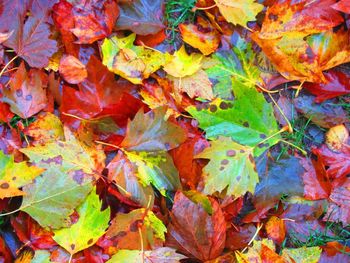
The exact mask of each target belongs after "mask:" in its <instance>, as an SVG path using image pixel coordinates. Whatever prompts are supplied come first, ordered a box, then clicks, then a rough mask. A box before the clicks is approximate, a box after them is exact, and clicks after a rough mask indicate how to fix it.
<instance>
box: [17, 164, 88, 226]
mask: <svg viewBox="0 0 350 263" xmlns="http://www.w3.org/2000/svg"><path fill="white" fill-rule="evenodd" d="M91 181H92V177H91V176H88V175H84V174H83V173H81V172H80V171H71V172H68V173H67V172H65V171H63V170H62V168H60V167H58V166H56V165H51V167H50V168H49V169H47V170H46V171H45V172H44V173H43V174H42V176H40V177H37V178H36V180H35V182H34V183H33V184H30V185H27V186H25V187H24V188H23V192H25V196H24V197H23V202H22V206H21V207H20V209H21V210H22V211H24V212H26V213H28V214H29V215H30V216H31V217H32V218H34V219H35V220H36V221H37V222H38V223H39V224H40V225H41V226H42V227H50V228H53V229H59V228H61V227H67V226H69V225H70V224H71V220H70V218H69V216H70V215H71V214H72V213H73V212H74V209H75V208H76V207H77V206H78V205H80V204H81V203H82V202H83V200H84V199H85V197H86V196H87V195H88V194H89V192H90V191H91V189H92V184H91Z"/></svg>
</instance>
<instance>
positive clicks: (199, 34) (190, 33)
mask: <svg viewBox="0 0 350 263" xmlns="http://www.w3.org/2000/svg"><path fill="white" fill-rule="evenodd" d="M179 30H180V32H181V35H182V39H183V41H184V42H185V43H187V44H189V45H191V46H192V47H194V48H198V49H199V51H201V52H202V53H203V55H205V56H207V55H210V54H211V53H213V52H214V51H215V50H216V49H217V48H218V47H219V44H220V34H219V32H218V31H217V30H216V29H215V28H213V26H212V25H211V24H210V23H209V22H208V21H207V20H205V19H204V18H202V17H198V18H197V24H180V25H179Z"/></svg>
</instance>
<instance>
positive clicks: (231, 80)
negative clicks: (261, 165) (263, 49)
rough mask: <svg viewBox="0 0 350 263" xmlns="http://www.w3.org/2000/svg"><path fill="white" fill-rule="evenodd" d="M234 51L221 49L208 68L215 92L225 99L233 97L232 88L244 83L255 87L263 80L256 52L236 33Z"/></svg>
mask: <svg viewBox="0 0 350 263" xmlns="http://www.w3.org/2000/svg"><path fill="white" fill-rule="evenodd" d="M234 36H235V37H234V39H235V41H234V47H233V49H232V51H231V50H230V51H220V52H216V53H215V54H214V55H213V59H212V63H213V64H214V65H213V66H211V67H208V69H206V72H207V74H208V76H209V79H210V80H212V81H213V83H214V84H215V85H214V93H215V95H218V96H219V97H221V98H223V99H231V98H232V88H231V87H234V86H235V85H239V84H244V85H246V86H249V87H254V86H255V85H258V84H259V83H260V82H261V78H260V70H259V68H258V67H257V66H255V54H254V52H253V50H252V47H251V44H249V43H248V42H246V41H245V40H244V39H243V38H241V37H240V36H237V35H234Z"/></svg>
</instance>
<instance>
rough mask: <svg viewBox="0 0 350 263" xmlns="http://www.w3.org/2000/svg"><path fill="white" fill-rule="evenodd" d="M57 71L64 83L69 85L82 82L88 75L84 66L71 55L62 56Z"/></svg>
mask: <svg viewBox="0 0 350 263" xmlns="http://www.w3.org/2000/svg"><path fill="white" fill-rule="evenodd" d="M58 70H59V72H60V74H61V76H62V77H63V78H64V79H65V81H67V82H69V83H71V84H78V83H80V82H82V81H84V80H85V79H86V77H87V75H88V73H87V70H86V68H85V65H84V64H83V63H81V62H80V60H79V59H77V58H76V57H74V56H71V55H64V56H63V57H62V58H61V60H60V65H59V68H58Z"/></svg>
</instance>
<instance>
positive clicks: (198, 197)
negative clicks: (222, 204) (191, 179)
mask: <svg viewBox="0 0 350 263" xmlns="http://www.w3.org/2000/svg"><path fill="white" fill-rule="evenodd" d="M183 194H184V195H185V196H186V197H187V198H188V199H190V200H191V201H192V202H194V203H196V204H201V205H202V207H203V209H204V210H205V211H206V212H207V213H208V214H209V215H212V214H213V207H212V205H211V202H210V200H209V198H208V196H206V195H204V194H202V193H201V192H197V191H196V190H190V191H185V192H183Z"/></svg>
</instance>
